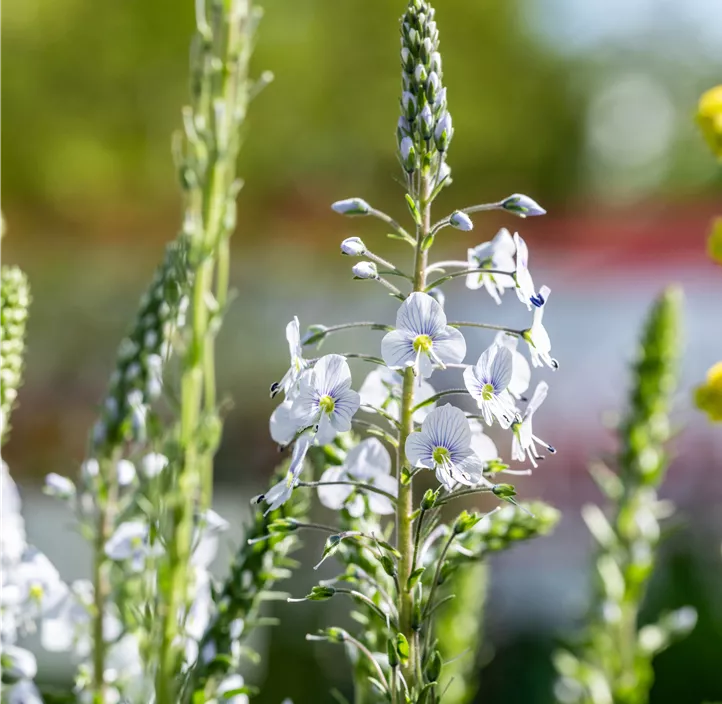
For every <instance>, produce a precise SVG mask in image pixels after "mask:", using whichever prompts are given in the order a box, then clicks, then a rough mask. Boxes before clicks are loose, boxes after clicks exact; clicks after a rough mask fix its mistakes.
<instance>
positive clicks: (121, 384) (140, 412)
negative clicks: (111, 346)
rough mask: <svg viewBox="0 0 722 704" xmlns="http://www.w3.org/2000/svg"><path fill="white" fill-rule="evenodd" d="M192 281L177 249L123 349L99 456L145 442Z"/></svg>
mask: <svg viewBox="0 0 722 704" xmlns="http://www.w3.org/2000/svg"><path fill="white" fill-rule="evenodd" d="M187 278H188V274H187V268H186V265H185V248H184V246H183V244H181V243H171V244H170V245H168V247H167V249H166V254H165V258H164V260H163V262H162V264H161V265H160V266H159V267H158V269H157V271H156V273H155V277H154V279H153V283H152V284H151V286H150V288H149V289H148V291H147V292H146V293H145V295H144V296H143V299H142V300H141V304H140V308H139V311H138V315H137V318H136V321H135V323H134V325H133V329H132V330H131V331H130V333H129V334H128V336H127V337H126V338H125V340H123V342H122V343H121V344H120V347H119V349H118V356H117V361H116V369H115V371H114V373H113V375H112V377H111V381H110V388H109V390H108V393H107V395H106V398H105V401H104V403H103V407H102V409H101V413H100V419H99V420H98V422H97V423H96V425H95V428H94V431H93V438H92V441H93V446H94V448H95V449H96V450H102V449H103V448H108V447H114V446H116V445H118V444H120V443H122V442H124V441H127V440H134V441H142V440H143V439H144V438H145V433H146V417H147V415H148V411H149V408H150V404H151V402H152V401H153V400H155V399H156V398H158V396H160V394H161V391H162V384H163V365H164V363H165V362H166V361H167V359H168V356H169V354H170V349H171V340H172V337H173V335H174V333H175V332H176V331H177V330H178V329H179V328H180V327H182V325H183V322H184V318H185V311H186V308H187V305H188V298H187V296H186V294H185V292H186V290H187V287H188V281H187Z"/></svg>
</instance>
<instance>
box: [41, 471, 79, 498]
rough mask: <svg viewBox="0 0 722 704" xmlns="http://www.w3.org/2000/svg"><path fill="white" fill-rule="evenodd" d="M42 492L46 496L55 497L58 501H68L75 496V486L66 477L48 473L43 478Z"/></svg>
mask: <svg viewBox="0 0 722 704" xmlns="http://www.w3.org/2000/svg"><path fill="white" fill-rule="evenodd" d="M43 490H44V491H45V493H46V494H47V495H48V496H57V497H58V498H60V499H69V498H71V497H73V496H75V484H73V482H72V481H71V480H70V479H68V478H67V477H61V476H60V475H59V474H56V473H55V472H50V474H48V475H47V476H46V477H45V486H44V487H43Z"/></svg>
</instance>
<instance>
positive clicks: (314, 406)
mask: <svg viewBox="0 0 722 704" xmlns="http://www.w3.org/2000/svg"><path fill="white" fill-rule="evenodd" d="M359 405H360V400H359V395H358V393H356V392H355V391H353V390H352V389H351V370H350V369H349V367H348V363H347V362H346V359H345V358H344V357H342V356H341V355H338V354H328V355H326V356H325V357H321V359H319V360H318V362H316V364H315V366H314V367H313V369H311V370H310V371H309V372H307V373H306V374H304V375H303V377H302V378H301V382H300V386H299V390H298V396H296V398H295V399H294V401H293V406H292V408H291V418H292V419H293V420H294V421H295V422H296V427H297V428H299V429H300V428H305V427H309V426H318V429H317V431H316V440H317V442H318V443H319V444H320V445H326V444H328V443H330V442H331V441H332V440H333V439H334V438H335V437H336V434H337V433H343V432H346V431H348V430H351V419H352V418H353V416H354V414H355V413H356V411H358V409H359Z"/></svg>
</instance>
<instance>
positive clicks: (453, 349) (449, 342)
mask: <svg viewBox="0 0 722 704" xmlns="http://www.w3.org/2000/svg"><path fill="white" fill-rule="evenodd" d="M432 349H433V351H434V354H436V356H437V357H438V358H439V359H440V360H441V361H442V362H443V363H444V364H459V362H463V361H464V357H466V340H465V339H464V336H463V335H462V334H461V331H460V330H457V329H456V328H452V327H450V326H448V325H447V326H446V327H445V328H444V329H443V330H442V331H441V332H439V333H438V334H437V335H436V336H435V337H434V343H433V348H432Z"/></svg>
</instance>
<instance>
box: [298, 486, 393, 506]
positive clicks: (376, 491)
mask: <svg viewBox="0 0 722 704" xmlns="http://www.w3.org/2000/svg"><path fill="white" fill-rule="evenodd" d="M297 486H305V487H319V486H353V487H355V488H357V489H363V490H364V491H371V492H373V493H374V494H380V495H381V496H385V497H386V498H387V499H390V500H391V501H393V502H394V503H396V497H395V496H394V495H393V494H390V493H389V492H388V491H384V490H383V489H379V488H378V487H376V486H373V484H365V483H364V482H352V481H342V480H339V481H335V482H299V483H298V484H297Z"/></svg>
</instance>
